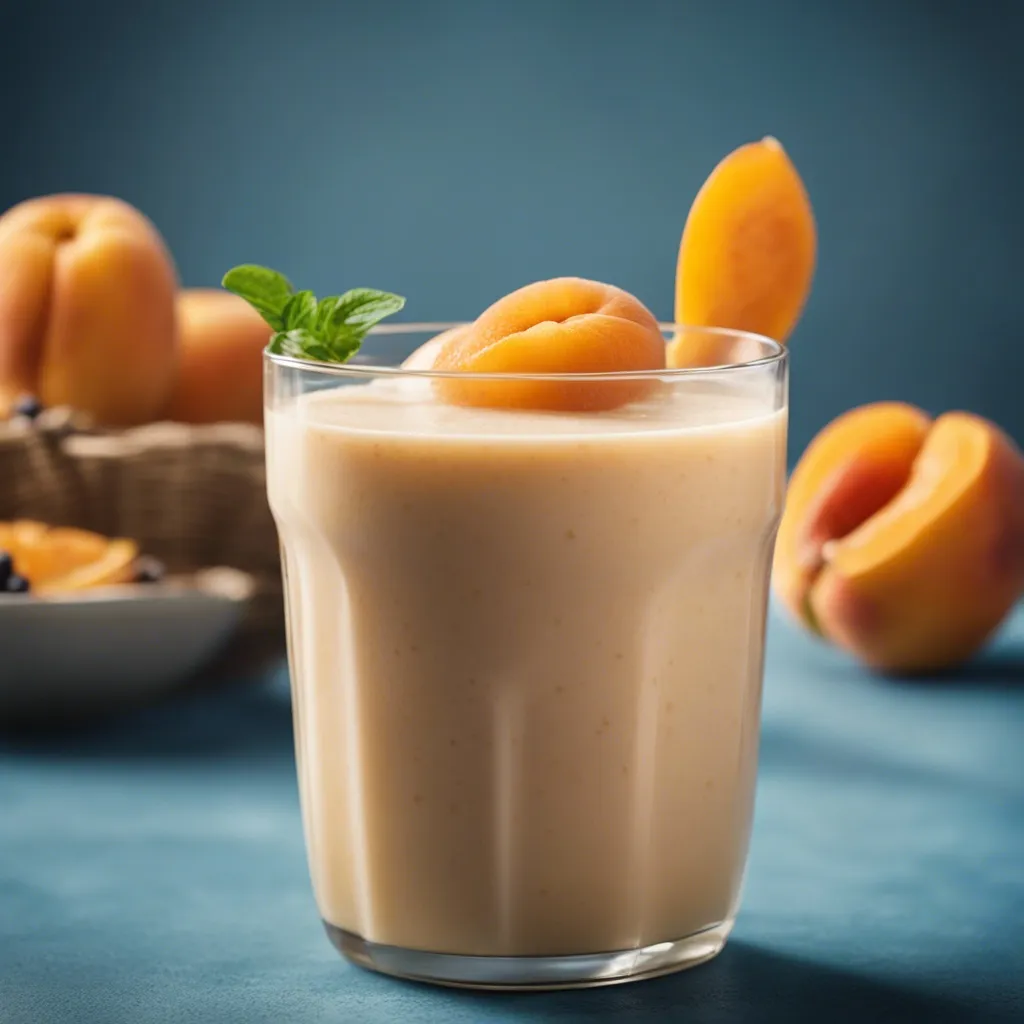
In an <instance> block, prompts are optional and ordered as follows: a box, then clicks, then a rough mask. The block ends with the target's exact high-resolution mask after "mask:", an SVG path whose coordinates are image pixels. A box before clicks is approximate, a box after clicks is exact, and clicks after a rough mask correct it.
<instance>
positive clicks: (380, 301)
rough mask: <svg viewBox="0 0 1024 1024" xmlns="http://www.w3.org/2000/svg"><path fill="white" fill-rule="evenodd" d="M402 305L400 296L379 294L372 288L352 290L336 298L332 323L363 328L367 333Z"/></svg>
mask: <svg viewBox="0 0 1024 1024" xmlns="http://www.w3.org/2000/svg"><path fill="white" fill-rule="evenodd" d="M404 305H405V299H403V298H402V296H401V295H392V294H391V292H379V291H377V290H376V289H374V288H352V289H351V290H350V291H347V292H345V294H344V295H342V296H340V297H339V298H338V304H337V306H336V307H335V310H334V316H333V318H332V322H333V323H336V324H339V323H344V324H346V325H348V326H351V327H363V328H365V329H366V330H367V331H368V330H369V329H370V328H371V327H373V326H374V324H378V323H380V322H381V320H383V319H384V318H385V317H388V316H391V314H392V313H397V312H398V311H399V310H400V309H401V308H402V307H403V306H404Z"/></svg>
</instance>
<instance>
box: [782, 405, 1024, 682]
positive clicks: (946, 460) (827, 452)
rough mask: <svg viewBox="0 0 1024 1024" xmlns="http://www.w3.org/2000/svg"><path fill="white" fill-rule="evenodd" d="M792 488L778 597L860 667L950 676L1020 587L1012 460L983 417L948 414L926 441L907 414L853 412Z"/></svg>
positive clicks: (879, 409) (1017, 481)
mask: <svg viewBox="0 0 1024 1024" xmlns="http://www.w3.org/2000/svg"><path fill="white" fill-rule="evenodd" d="M915 414H916V415H915ZM858 429H859V430H860V431H861V434H860V437H859V438H858ZM922 431H923V440H921V435H922ZM883 435H885V436H888V438H889V444H888V445H885V444H884V443H883V442H882V440H881V438H882V436H883ZM844 445H845V446H846V447H845V448H844ZM915 445H917V450H916V454H914V455H911V452H912V450H913V449H914V447H915ZM908 465H909V471H908V472H907V473H906V476H905V479H904V480H903V483H902V485H896V481H897V479H898V477H899V476H900V475H901V471H900V467H901V466H904V467H906V466H908ZM830 466H831V468H830ZM872 467H874V468H872ZM798 478H799V479H798ZM851 481H854V484H853V485H851ZM793 482H794V488H793V490H792V491H791V493H790V496H789V498H788V499H787V504H786V511H785V515H784V516H783V524H782V527H781V528H780V534H779V540H780V543H779V545H778V546H777V549H776V560H775V579H774V582H775V588H776V591H777V593H778V594H779V596H780V597H781V598H782V599H783V601H784V602H785V603H786V604H787V605H788V606H789V607H790V608H791V609H793V610H796V611H797V612H798V613H803V614H804V615H805V616H809V618H810V620H811V621H812V622H813V623H814V624H816V625H817V628H818V629H819V631H820V632H821V633H822V635H824V636H825V637H827V638H828V639H829V640H831V641H833V642H834V643H836V644H838V645H839V646H841V647H843V648H845V649H846V650H848V651H850V652H851V653H853V654H855V655H856V656H857V657H859V658H860V659H861V660H862V661H864V662H865V663H866V664H867V665H869V666H871V667H872V668H875V669H878V670H884V671H890V672H900V673H915V672H924V671H931V670H937V669H943V668H947V667H950V666H952V665H955V664H958V663H959V662H961V661H963V660H964V659H966V658H968V657H970V655H971V654H973V653H974V652H975V651H976V650H977V649H978V648H979V647H980V646H981V645H982V644H983V643H984V642H985V640H986V639H987V638H988V637H989V635H990V634H991V633H992V632H993V631H994V630H995V629H996V628H997V627H998V625H999V624H1000V622H1001V621H1002V620H1003V619H1004V618H1005V616H1006V614H1007V612H1008V611H1009V610H1010V608H1011V607H1012V606H1013V604H1014V602H1015V601H1016V600H1017V598H1018V597H1019V596H1020V594H1021V590H1022V588H1024V456H1022V455H1021V453H1020V451H1019V450H1018V449H1017V447H1016V446H1015V445H1014V443H1013V442H1012V441H1011V440H1010V439H1009V438H1008V437H1007V436H1006V435H1005V434H1004V433H1003V432H1002V431H1001V430H999V428H998V427H996V426H995V425H994V424H992V423H990V422H988V421H987V420H984V419H982V418H981V417H978V416H973V415H971V414H969V413H962V412H955V413H947V414H946V415H944V416H941V417H939V419H937V420H936V421H935V423H934V424H932V425H931V426H930V428H928V427H927V418H926V417H925V416H924V414H923V413H921V412H919V411H918V410H913V409H911V408H909V407H900V406H895V405H893V404H886V405H884V406H873V407H867V408H866V409H860V410H856V411H855V412H854V413H850V414H848V415H847V417H842V418H840V420H838V421H836V423H835V424H833V425H832V426H831V427H829V428H826V431H825V432H824V433H823V434H822V435H821V436H820V437H819V438H818V439H817V440H816V441H815V442H814V444H812V446H811V448H810V449H808V452H807V455H806V456H805V457H804V459H803V460H801V464H800V466H799V467H798V469H797V472H796V473H795V474H794V477H793ZM857 482H859V485H860V486H856V484H857ZM797 485H799V486H797ZM889 492H894V493H891V494H890V497H889V498H888V500H883V499H884V495H886V494H887V493H889ZM855 493H856V494H857V497H856V499H855V500H847V501H844V498H843V496H844V495H846V497H847V499H852V496H853V495H854V494H855ZM874 505H877V506H878V507H876V508H874V510H873V511H871V508H872V506H874ZM865 510H868V512H867V514H866V515H864V517H863V519H862V520H861V522H859V523H856V524H855V525H852V526H851V523H852V522H853V520H855V519H857V518H859V517H860V516H861V515H862V514H864V511H865Z"/></svg>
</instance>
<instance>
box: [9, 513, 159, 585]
mask: <svg viewBox="0 0 1024 1024" xmlns="http://www.w3.org/2000/svg"><path fill="white" fill-rule="evenodd" d="M0 552H2V553H3V554H2V555H0V574H2V573H3V566H4V565H6V567H7V569H6V580H5V581H4V588H5V589H6V590H7V591H8V592H9V593H15V592H19V591H18V590H16V589H15V588H14V587H12V586H11V585H10V581H11V580H12V579H15V578H20V579H23V580H25V581H26V583H27V586H26V587H25V588H24V589H26V590H27V589H29V588H31V591H32V592H33V593H35V594H63V593H69V592H74V591H81V590H89V589H92V588H93V587H103V586H113V585H115V584H119V583H130V582H132V581H134V580H135V579H137V578H138V568H137V565H138V560H139V548H138V545H137V544H136V543H135V541H133V540H127V539H124V538H114V539H111V538H108V537H104V536H102V535H101V534H98V533H92V532H90V531H88V530H79V529H75V528H73V527H66V526H47V525H46V524H45V523H38V522H34V521H32V520H28V519H20V520H15V521H14V522H7V523H0ZM4 556H6V558H5V557H4Z"/></svg>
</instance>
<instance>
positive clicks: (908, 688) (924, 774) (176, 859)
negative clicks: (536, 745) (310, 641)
mask: <svg viewBox="0 0 1024 1024" xmlns="http://www.w3.org/2000/svg"><path fill="white" fill-rule="evenodd" d="M512 1020H534V1021H557V1022H567V1021H584V1020H597V1021H604V1020H608V1021H612V1020H615V1021H618V1020H622V1021H636V1022H645V1021H659V1022H660V1021H674V1020H680V1021H693V1022H708V1021H715V1022H718V1021H721V1022H740V1024H743V1022H749V1021H780V1022H781V1021H786V1022H799V1021H803V1020H808V1021H811V1020H813V1021H815V1022H833V1024H834V1022H845V1021H870V1022H880V1021H908V1022H917V1021H920V1022H929V1021H939V1022H947V1021H948V1022H957V1024H960V1022H965V1021H973V1020H979V1021H1003V1020H1006V1021H1010V1020H1017V1021H1022V1020H1024V614H1018V615H1017V616H1016V618H1015V620H1014V621H1012V622H1011V623H1010V625H1009V627H1008V628H1007V629H1006V630H1005V631H1004V633H1003V634H1002V636H1001V638H1000V639H999V641H998V642H997V643H996V644H995V646H994V647H993V648H992V649H991V651H990V652H989V654H988V655H987V656H986V657H984V658H983V659H981V660H980V661H979V662H978V663H977V664H975V665H974V666H973V667H972V669H971V671H970V672H969V673H965V674H962V675H958V676H956V677H953V678H949V679H945V680H941V681H933V682H928V683H922V682H917V683H906V682H904V683H891V682H882V681H879V680H875V679H871V678H869V677H868V676H866V675H864V674H863V673H862V672H860V671H858V670H857V669H856V668H855V667H853V665H852V664H850V663H849V662H848V661H847V660H846V659H845V658H844V657H842V656H841V655H839V654H837V653H835V652H832V651H829V650H827V649H825V648H824V647H820V646H818V645H817V644H815V643H814V642H813V641H811V640H810V639H808V638H806V637H804V636H802V635H800V634H798V633H797V632H796V631H795V630H793V629H792V628H790V627H789V626H788V625H787V624H785V623H783V622H782V621H780V620H778V619H777V618H773V621H772V626H771V634H770V643H769V658H768V670H767V682H766V697H765V720H764V734H763V745H762V760H761V774H760V783H759V796H758V808H757V821H756V828H755V833H754V842H753V850H752V857H751V864H750V872H749V875H748V881H747V888H746V895H745V900H744V905H743V910H742V913H741V915H740V919H739V922H738V924H737V928H736V931H735V932H734V936H733V939H732V940H731V941H730V943H729V945H728V947H727V948H726V950H725V952H724V953H723V954H722V955H721V956H720V957H719V958H718V959H717V960H715V961H713V962H712V963H710V964H708V965H706V966H703V967H699V968H697V969H695V970H693V971H689V972H686V973H683V974H679V975H674V976H671V977H668V978H662V979H659V980H655V981H647V982H643V983H640V984H632V985H622V986H616V987H612V988H604V989H597V990H591V991H586V992H575V993H547V994H544V993H539V994H532V995H487V994H473V993H463V992H455V991H446V990H442V989H433V988H429V987H425V986H421V985H415V984H409V983H404V982H399V981H394V980H391V979H388V978H383V977H379V976H377V975H373V974H369V973H366V972H363V971H361V970H359V969H357V968H355V967H351V966H349V965H347V964H345V963H344V962H342V961H341V960H340V959H339V957H338V956H337V954H336V953H335V952H334V950H333V949H332V948H331V947H330V946H329V945H328V943H327V939H326V938H325V936H324V934H323V932H322V931H321V928H320V925H319V922H318V920H317V915H316V911H315V909H314V906H313V901H312V896H311V894H310V890H309V883H308V879H307V875H306V866H305V860H304V854H303V848H302V833H301V829H300V824H299V814H298V806H297V801H296V785H295V777H294V766H293V761H292V736H291V723H290V714H289V704H288V695H287V687H286V681H285V678H284V676H283V674H280V673H279V674H278V675H277V677H276V678H273V679H269V680H265V681H263V682H260V683H258V684H257V683H253V682H250V683H248V684H246V685H238V686H235V687H231V688H228V689H225V690H221V691H219V692H216V693H208V694H192V695H189V696H185V697H179V698H177V699H176V700H173V701H171V702H169V703H167V704H165V705H163V706H161V707H158V708H151V709H149V710H146V711H144V712H141V713H134V714H132V715H130V716H128V717H127V718H123V719H121V720H119V721H116V722H110V723H107V724H104V725H102V726H94V727H92V728H90V729H89V730H87V731H85V732H78V733H76V734H74V735H73V736H67V735H66V736H64V737H49V738H36V739H33V740H27V739H21V740H18V741H14V740H5V741H0V1022H3V1024H26V1022H32V1024H43V1022H45V1024H62V1022H65V1021H67V1022H76V1024H93V1022H96V1024H121V1022H126V1024H127V1022H131V1024H151V1022H152V1024H156V1022H160V1024H163V1022H167V1024H171V1022H174V1024H186V1022H191V1021H210V1022H216V1024H233V1022H236V1021H237V1022H242V1021H244V1022H250V1024H259V1022H273V1024H292V1022H301V1024H305V1022H324V1024H326V1022H367V1024H375V1022H381V1021H407V1022H432V1021H439V1022H440V1021H443V1022H450V1024H456V1022H466V1024H469V1022H472V1024H487V1022H491V1021H512Z"/></svg>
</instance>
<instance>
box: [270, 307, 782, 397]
mask: <svg viewBox="0 0 1024 1024" xmlns="http://www.w3.org/2000/svg"><path fill="white" fill-rule="evenodd" d="M469 323H470V321H463V322H457V321H456V322H450V323H428V322H423V323H388V324H377V325H376V326H375V327H373V328H371V329H370V331H369V332H368V334H367V337H374V336H377V337H379V336H382V335H403V334H427V333H431V334H433V335H434V336H435V337H436V336H437V335H439V334H442V333H444V332H445V331H450V330H453V329H454V328H457V327H467V326H469ZM658 329H659V330H660V331H661V333H662V334H666V335H672V334H679V333H682V332H685V333H687V334H700V335H704V336H705V337H713V338H722V339H732V340H734V341H753V342H756V343H757V344H759V345H762V346H764V347H765V348H766V349H767V354H766V355H763V356H759V357H758V358H757V359H746V360H743V361H742V362H737V363H716V364H714V365H712V366H681V367H667V366H666V367H662V368H660V369H655V370H603V371H599V372H593V373H528V372H527V373H507V372H497V373H490V372H480V371H476V372H472V373H471V372H468V371H466V370H434V369H417V368H414V367H407V366H402V365H398V366H388V365H384V364H372V363H359V362H355V361H354V360H355V359H358V358H359V353H357V354H356V356H355V357H354V358H353V360H350V361H348V362H345V363H324V362H319V361H318V360H315V359H301V358H299V357H298V356H286V355H280V354H278V353H275V352H271V351H270V347H269V346H267V347H266V348H265V349H264V350H263V357H264V359H265V360H267V362H270V363H273V364H275V365H276V366H281V367H285V368H288V369H294V370H305V371H306V372H308V373H322V374H325V375H327V376H335V377H413V378H423V379H424V380H440V379H451V378H458V379H459V380H482V381H524V380H528V381H563V382H564V381H579V382H587V381H629V380H666V379H668V380H680V379H684V378H688V377H697V376H705V377H706V376H721V375H726V374H733V373H736V372H738V371H740V370H752V369H767V368H769V367H772V366H775V365H784V364H785V363H786V362H787V360H788V358H789V350H788V349H787V348H786V346H785V345H783V344H782V343H781V342H778V341H775V340H774V339H773V338H769V337H768V336H767V335H765V334H757V333H756V332H754V331H742V330H736V329H733V328H731V327H695V326H692V325H690V324H675V323H659V324H658ZM428 340H430V339H428Z"/></svg>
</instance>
